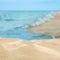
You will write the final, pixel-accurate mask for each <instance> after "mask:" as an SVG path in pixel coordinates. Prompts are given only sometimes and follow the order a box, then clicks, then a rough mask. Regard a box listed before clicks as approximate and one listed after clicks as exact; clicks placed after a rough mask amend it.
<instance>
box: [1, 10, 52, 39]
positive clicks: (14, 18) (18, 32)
mask: <svg viewBox="0 0 60 60" xmlns="http://www.w3.org/2000/svg"><path fill="white" fill-rule="evenodd" d="M51 13H52V11H0V37H3V38H20V39H23V40H35V39H52V35H48V34H45V33H36V32H35V33H34V32H29V31H28V30H27V29H26V28H23V27H24V26H25V25H29V24H33V23H34V22H37V21H38V18H40V19H41V20H42V19H43V18H44V17H46V15H48V14H51Z"/></svg>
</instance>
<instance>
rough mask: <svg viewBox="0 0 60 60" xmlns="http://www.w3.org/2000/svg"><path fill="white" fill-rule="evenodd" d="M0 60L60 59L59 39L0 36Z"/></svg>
mask: <svg viewBox="0 0 60 60" xmlns="http://www.w3.org/2000/svg"><path fill="white" fill-rule="evenodd" d="M0 60H60V39H52V40H31V41H28V40H21V39H12V38H0Z"/></svg>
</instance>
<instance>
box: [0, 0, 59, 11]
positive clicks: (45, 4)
mask: <svg viewBox="0 0 60 60" xmlns="http://www.w3.org/2000/svg"><path fill="white" fill-rule="evenodd" d="M0 10H60V1H59V0H0Z"/></svg>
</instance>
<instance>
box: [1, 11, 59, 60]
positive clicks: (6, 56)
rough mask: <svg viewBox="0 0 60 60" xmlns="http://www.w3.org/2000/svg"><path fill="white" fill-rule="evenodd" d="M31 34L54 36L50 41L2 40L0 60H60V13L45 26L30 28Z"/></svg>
mask: <svg viewBox="0 0 60 60" xmlns="http://www.w3.org/2000/svg"><path fill="white" fill-rule="evenodd" d="M28 30H29V31H30V32H32V31H33V32H44V33H46V34H51V35H54V36H55V38H54V39H48V40H22V39H17V38H0V60H60V12H57V13H56V14H55V15H54V17H53V18H50V20H49V21H46V22H45V23H44V24H41V25H38V26H32V27H29V28H28Z"/></svg>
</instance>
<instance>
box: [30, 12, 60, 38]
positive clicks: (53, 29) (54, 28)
mask: <svg viewBox="0 0 60 60" xmlns="http://www.w3.org/2000/svg"><path fill="white" fill-rule="evenodd" d="M29 30H30V31H36V32H44V33H47V34H52V35H54V36H55V37H56V38H58V37H60V12H57V13H55V14H54V17H53V18H50V19H49V20H48V21H46V22H45V23H44V24H41V25H39V26H32V27H30V28H29Z"/></svg>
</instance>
